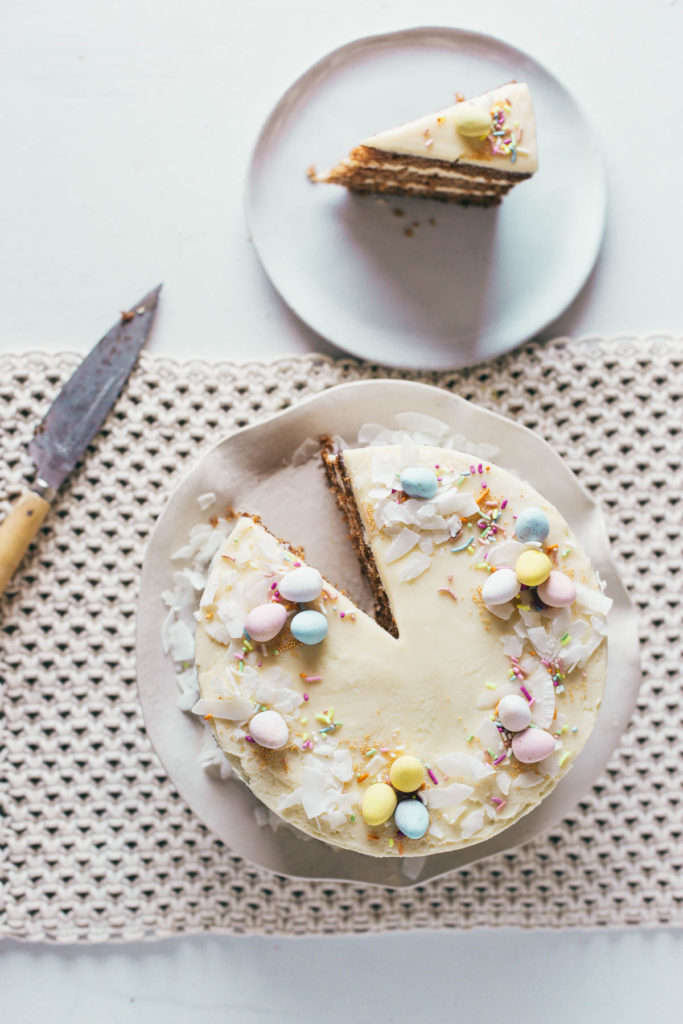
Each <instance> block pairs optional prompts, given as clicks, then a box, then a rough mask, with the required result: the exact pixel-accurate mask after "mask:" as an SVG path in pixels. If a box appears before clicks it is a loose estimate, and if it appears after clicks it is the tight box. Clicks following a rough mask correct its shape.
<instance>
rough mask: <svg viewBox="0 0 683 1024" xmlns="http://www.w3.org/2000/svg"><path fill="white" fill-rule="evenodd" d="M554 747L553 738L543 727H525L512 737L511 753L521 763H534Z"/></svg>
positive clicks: (546, 755) (548, 753) (550, 752)
mask: <svg viewBox="0 0 683 1024" xmlns="http://www.w3.org/2000/svg"><path fill="white" fill-rule="evenodd" d="M554 749H555V738H554V737H553V736H551V735H550V733H549V732H546V731H545V729H525V730H524V732H518V733H516V734H515V735H514V736H513V737H512V753H513V754H514V755H515V757H516V758H517V760H518V761H521V762H522V764H536V762H537V761H542V760H543V759H544V758H546V757H548V756H549V755H550V754H552V752H553V750H554Z"/></svg>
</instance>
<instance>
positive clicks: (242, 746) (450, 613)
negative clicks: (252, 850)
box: [196, 442, 609, 856]
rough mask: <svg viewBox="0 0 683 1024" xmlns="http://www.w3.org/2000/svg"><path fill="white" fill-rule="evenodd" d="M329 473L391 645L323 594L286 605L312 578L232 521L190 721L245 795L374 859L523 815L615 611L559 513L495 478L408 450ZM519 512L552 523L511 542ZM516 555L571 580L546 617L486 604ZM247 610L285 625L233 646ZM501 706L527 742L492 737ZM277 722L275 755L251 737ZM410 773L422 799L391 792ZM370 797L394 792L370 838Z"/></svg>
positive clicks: (531, 591)
mask: <svg viewBox="0 0 683 1024" xmlns="http://www.w3.org/2000/svg"><path fill="white" fill-rule="evenodd" d="M343 458H344V464H345V468H346V472H347V475H348V478H349V480H350V481H351V484H352V487H353V493H354V497H355V501H356V505H357V508H358V512H359V515H360V517H361V520H362V524H363V529H364V531H365V540H366V543H367V545H368V547H369V548H370V550H371V552H372V557H373V559H374V561H375V564H376V568H377V570H378V572H379V575H380V577H381V579H382V581H383V584H384V587H385V589H386V594H387V598H388V601H389V603H390V606H391V611H392V614H393V617H394V620H395V622H396V624H397V627H398V637H397V638H396V637H393V636H391V635H390V634H389V633H388V632H385V630H383V629H382V628H381V627H380V626H379V625H378V624H377V623H376V622H375V621H374V619H372V618H370V617H369V616H367V615H366V614H364V613H363V612H362V611H361V610H360V609H358V608H357V607H356V606H355V605H354V604H353V602H352V601H351V600H350V598H349V597H347V596H346V595H344V594H343V593H341V592H340V591H339V590H338V589H337V588H336V587H334V586H333V585H332V584H329V583H327V582H326V581H322V580H321V582H320V592H319V593H318V594H317V595H316V596H315V597H311V599H309V600H303V601H297V600H288V599H287V598H286V597H283V596H282V592H283V591H284V592H289V590H288V587H290V585H291V581H292V580H293V579H294V577H292V573H293V572H294V571H295V570H298V571H300V570H302V569H305V568H306V564H305V563H304V562H303V560H302V559H301V558H300V557H298V556H297V554H296V553H295V552H293V551H292V550H290V549H289V548H288V547H287V545H286V544H284V543H282V542H281V541H279V540H278V539H277V538H275V537H273V536H272V535H271V534H269V533H268V531H267V530H266V529H265V528H264V527H263V526H262V525H261V524H260V523H259V522H257V521H255V520H253V519H250V518H248V517H245V518H242V519H240V520H239V521H238V523H237V525H236V527H235V529H234V530H233V532H232V534H231V535H230V536H229V537H228V538H227V540H226V541H225V543H224V544H223V547H222V549H221V551H220V553H219V555H218V557H217V558H216V560H215V562H214V565H213V568H212V570H211V573H210V576H209V581H208V584H207V587H206V589H205V591H204V594H203V596H202V599H201V604H200V610H199V612H198V616H197V618H198V626H197V634H196V642H197V656H196V659H197V673H198V679H199V685H200V691H201V700H200V702H199V706H198V708H197V711H198V712H200V713H203V714H205V715H206V716H207V717H208V718H209V720H210V721H211V723H212V726H213V729H214V731H215V735H216V738H217V740H218V742H219V744H220V746H221V747H222V749H223V750H224V751H225V753H226V754H227V756H228V757H229V759H230V761H231V763H232V764H233V766H234V768H235V770H236V772H237V773H238V774H239V775H240V777H241V778H243V780H244V781H245V782H247V784H248V785H249V786H250V788H251V789H252V790H253V792H254V793H255V794H256V796H257V797H259V799H261V800H262V801H263V803H264V804H266V805H267V806H268V807H270V808H271V809H272V810H274V811H276V812H277V813H278V814H280V815H281V816H283V817H284V818H285V819H286V820H288V821H289V822H291V823H292V824H294V825H296V826H297V827H299V828H301V829H303V830H304V831H306V832H308V833H309V834H311V835H315V836H317V837H319V838H321V839H324V840H326V841H328V842H331V843H333V844H336V845H339V846H342V847H347V848H349V849H354V850H359V851H361V852H364V853H368V854H371V855H375V856H379V855H392V854H396V853H403V854H409V855H410V854H418V855H424V854H426V853H432V852H438V851H444V850H448V849H455V848H458V847H460V846H463V845H466V844H468V843H474V842H480V841H482V840H484V839H486V838H489V837H490V836H492V835H494V834H496V833H497V832H499V831H501V830H502V829H503V828H506V827H508V826H509V825H510V824H511V823H512V822H513V821H515V820H517V819H518V818H519V817H520V816H521V815H523V814H525V813H527V812H528V811H529V810H531V809H532V808H533V807H534V806H536V805H537V804H538V803H539V801H540V800H541V799H542V798H543V797H544V796H545V795H546V794H547V793H548V792H549V791H550V790H551V789H552V788H553V786H554V785H555V784H556V782H557V781H558V780H559V779H560V778H561V777H562V775H563V774H564V773H565V772H566V771H567V770H569V768H570V767H571V764H572V762H573V760H574V758H575V756H576V755H577V754H578V752H579V751H580V749H581V748H582V746H583V745H584V743H585V742H586V740H587V738H588V735H589V734H590V731H591V729H592V726H593V724H594V721H595V716H596V714H597V710H598V707H599V704H600V699H601V695H602V689H603V685H604V678H605V660H606V651H605V647H606V645H605V643H604V642H603V638H604V634H605V624H604V615H605V613H606V610H607V607H608V604H609V602H608V600H607V599H606V598H605V597H604V595H602V593H601V592H600V589H599V586H598V584H597V581H596V579H595V575H594V573H593V572H592V569H591V567H590V563H589V561H588V559H587V557H586V556H585V554H584V553H583V552H582V550H581V548H580V546H579V545H578V543H577V542H576V540H575V538H574V537H573V535H572V534H571V532H570V530H569V528H568V527H567V524H566V523H565V522H564V520H563V519H562V517H561V516H560V515H559V513H558V512H557V511H556V510H555V509H554V508H553V507H552V506H551V505H550V504H549V503H548V502H546V501H545V499H543V498H542V497H541V496H540V495H539V494H538V493H537V492H536V491H534V490H533V489H532V488H531V487H529V485H527V484H524V483H522V482H521V481H519V480H518V479H517V478H516V477H514V476H513V475H512V474H510V473H508V472H507V471H505V470H502V469H500V468H498V467H495V466H491V465H489V464H481V463H478V464H473V462H472V457H471V456H468V455H465V454H463V453H459V452H451V451H444V450H443V449H438V448H432V447H428V446H419V447H418V446H416V445H414V444H410V443H407V442H406V443H404V445H403V447H399V446H390V447H385V448H382V447H375V448H369V449H357V450H350V451H346V452H344V456H343ZM411 471H413V472H414V473H415V472H416V471H417V472H416V476H417V478H419V476H420V472H422V473H423V475H424V474H425V473H426V474H432V476H433V477H434V479H435V481H436V491H435V493H434V495H432V496H431V497H420V496H416V497H411V496H410V495H409V494H408V493H406V491H405V490H404V489H403V484H405V486H406V487H409V483H406V482H405V480H406V478H405V474H406V472H408V474H409V473H410V472H411ZM402 474H403V477H402ZM533 508H536V509H540V510H541V511H542V512H543V514H544V515H545V516H546V517H547V521H548V529H549V532H548V535H547V537H545V538H544V540H543V542H542V543H541V542H539V541H536V540H533V539H532V540H529V541H526V542H522V541H520V540H516V539H514V534H515V523H516V520H515V518H514V517H515V516H517V515H519V514H520V513H524V512H525V510H529V509H533ZM528 552H531V561H532V562H533V561H534V559H537V560H538V559H541V558H548V559H549V560H550V561H551V562H552V565H553V572H554V573H555V574H556V575H557V578H558V579H559V577H562V578H564V579H565V581H571V585H572V586H574V587H575V591H576V594H575V597H574V600H573V601H572V603H571V605H570V606H564V607H555V608H551V607H548V606H547V605H545V604H543V602H542V601H541V600H540V599H539V597H538V591H539V588H538V587H535V586H529V587H526V588H523V589H519V588H518V593H516V594H515V595H514V596H513V597H511V598H510V599H509V600H508V601H505V602H502V603H501V602H500V596H501V595H500V594H498V595H497V596H495V595H494V597H493V598H492V600H493V601H494V603H493V604H491V603H489V604H488V605H487V603H486V602H485V600H484V598H483V597H482V594H483V593H484V594H488V595H489V597H491V593H492V591H491V587H490V584H486V581H487V580H492V581H495V580H496V578H497V579H498V581H500V582H504V581H505V578H506V576H505V572H504V571H502V570H503V567H504V566H509V563H513V565H514V564H516V563H517V561H518V559H519V557H520V556H521V555H522V554H525V553H528ZM492 567H493V571H492ZM507 571H510V570H509V569H508V570H507ZM485 584H486V586H485ZM546 585H547V584H546ZM290 589H291V587H290ZM499 589H500V588H499ZM560 589H561V588H560ZM302 593H304V592H302ZM311 593H313V592H312V591H311ZM304 596H305V594H304ZM503 596H505V595H504V594H503ZM276 605H277V608H274V607H273V608H271V607H270V606H276ZM259 608H265V612H264V613H263V614H265V616H266V618H267V617H268V616H269V615H270V616H273V617H274V623H275V625H274V626H273V628H275V626H277V625H278V620H281V622H280V624H282V623H284V625H282V628H281V629H279V632H278V633H277V634H276V635H274V636H273V637H272V639H270V640H268V641H266V642H262V643H259V642H258V641H255V640H254V639H253V638H252V637H250V635H249V632H248V630H247V631H246V632H245V623H246V622H247V618H248V616H250V615H251V616H252V619H251V620H250V621H253V622H256V621H257V620H256V619H254V618H253V615H254V612H255V610H257V609H259ZM302 609H303V610H304V611H305V612H306V613H312V622H313V625H316V623H317V626H316V628H318V627H319V625H320V621H319V619H322V620H324V626H325V635H324V638H322V639H320V640H319V642H313V643H309V642H308V641H307V642H303V641H302V640H300V639H297V637H296V636H295V635H294V634H295V633H296V632H299V633H300V630H299V627H298V626H297V625H296V622H295V619H296V618H297V617H299V616H300V615H301V612H302ZM316 616H319V619H318V618H316ZM256 628H257V631H258V626H257V627H256ZM300 635H305V634H300ZM308 640H310V635H309V637H308ZM503 698H515V699H518V700H521V701H522V702H523V703H524V704H525V705H526V706H527V707H528V709H529V711H528V717H529V722H530V724H531V728H526V727H525V728H524V729H517V732H515V731H514V729H512V730H510V729H506V728H505V727H504V726H503V724H502V723H501V716H500V715H499V709H502V708H504V707H505V705H503V704H502V703H501V701H502V699H503ZM512 704H514V700H513V701H512ZM511 706H512V705H511ZM523 710H524V708H522V711H523ZM267 712H275V716H273V717H271V718H270V719H268V716H267ZM264 714H265V715H266V717H265V719H264V718H263V717H261V718H259V719H256V716H257V715H258V716H263V715H264ZM503 717H504V716H503ZM278 718H280V719H281V720H282V722H283V724H284V727H285V729H286V734H285V735H286V741H285V743H284V745H282V746H279V747H277V748H275V749H273V748H272V747H268V746H267V745H266V746H264V745H262V744H261V743H260V742H259V736H260V737H261V739H262V740H263V741H264V742H265V743H269V742H271V740H270V739H269V734H268V733H259V729H261V728H266V725H267V722H270V724H271V725H272V724H273V723H276V724H277V719H278ZM254 722H256V725H257V728H256V730H255V731H256V733H257V735H256V738H255V737H254V735H253V734H252V733H253V732H254V727H253V723H254ZM506 722H507V724H508V725H510V723H513V725H514V724H515V723H514V721H513V718H510V717H508V718H507V719H506ZM516 736H517V739H515V737H516ZM525 736H526V741H525V742H526V743H527V747H528V742H529V739H530V740H531V741H536V743H537V745H538V741H539V740H542V741H543V742H545V743H547V742H548V741H547V740H545V739H543V737H544V736H550V737H551V740H550V742H551V746H552V750H551V751H550V753H547V751H546V753H547V756H544V757H543V759H542V760H540V761H539V760H536V761H530V762H527V761H524V760H520V758H518V757H517V756H516V755H515V753H514V752H513V744H516V745H517V749H518V752H519V751H521V754H520V756H521V757H526V756H527V754H528V750H527V751H526V753H525V752H524V749H523V744H522V741H523V740H524V737H525ZM264 737H265V739H264ZM541 752H543V751H541ZM532 753H533V751H532ZM406 757H407V758H408V759H411V758H412V759H414V761H416V762H417V763H418V764H419V765H421V766H422V769H423V781H420V784H419V788H418V789H417V791H416V792H417V796H415V795H414V793H413V794H412V795H411V794H407V793H404V792H403V791H402V790H401V789H400V788H399V789H398V790H396V786H395V784H394V783H395V780H392V774H391V773H392V770H394V769H395V766H396V765H397V763H398V759H399V758H404V759H405V758H406ZM404 766H405V765H404ZM377 785H380V788H381V787H382V786H383V787H384V789H381V793H380V795H383V796H384V797H386V798H387V799H388V791H392V790H393V791H394V793H395V795H396V796H397V797H398V807H397V809H396V810H395V811H394V812H391V814H390V816H389V817H388V818H387V819H386V820H384V821H382V822H380V823H379V824H372V823H369V821H368V819H370V822H372V821H374V820H375V817H376V815H375V816H374V817H373V813H372V812H367V806H366V804H367V793H368V790H369V788H370V787H371V786H377ZM404 785H405V784H404ZM364 799H365V801H366V803H365V804H364ZM410 801H412V803H413V804H415V805H416V804H417V803H420V804H421V805H422V809H421V810H420V809H418V808H417V807H416V806H414V807H412V810H413V811H416V810H420V813H421V814H422V813H425V814H427V820H428V828H427V831H426V832H425V834H424V835H423V836H422V837H421V838H416V839H407V838H406V832H405V829H408V831H410V827H411V825H410V822H408V824H406V825H405V826H404V831H403V832H401V829H400V828H397V822H398V821H399V813H404V812H408V811H411V807H409V806H408V803H409V802H410ZM403 804H405V805H406V806H405V807H403V809H402V811H401V807H402V805H403ZM364 812H365V813H364ZM392 814H393V816H392ZM380 816H381V815H380Z"/></svg>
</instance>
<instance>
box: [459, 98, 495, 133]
mask: <svg viewBox="0 0 683 1024" xmlns="http://www.w3.org/2000/svg"><path fill="white" fill-rule="evenodd" d="M453 124H454V125H455V129H456V131H457V132H458V134H459V135H464V137H465V138H466V139H482V138H485V137H486V136H487V135H488V134H489V132H490V131H491V128H492V121H491V115H490V114H489V113H488V111H487V110H484V109H483V108H482V107H478V106H477V105H476V104H474V103H458V104H457V106H456V107H455V109H454V111H453Z"/></svg>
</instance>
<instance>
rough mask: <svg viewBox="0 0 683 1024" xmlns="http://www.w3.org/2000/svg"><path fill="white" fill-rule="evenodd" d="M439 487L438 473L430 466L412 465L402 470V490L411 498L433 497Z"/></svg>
mask: <svg viewBox="0 0 683 1024" xmlns="http://www.w3.org/2000/svg"><path fill="white" fill-rule="evenodd" d="M438 489H439V481H438V480H437V479H436V473H435V472H434V470H433V469H429V467H428V466H412V467H411V468H409V469H404V470H402V472H401V490H402V491H405V492H406V494H407V495H408V497H409V498H433V497H434V495H435V494H436V492H437V491H438Z"/></svg>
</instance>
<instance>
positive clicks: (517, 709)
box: [498, 693, 531, 732]
mask: <svg viewBox="0 0 683 1024" xmlns="http://www.w3.org/2000/svg"><path fill="white" fill-rule="evenodd" d="M498 718H499V719H500V724H501V725H502V726H503V728H504V729H507V730H508V732H522V730H523V729H526V727H527V726H528V724H529V722H530V721H531V708H530V707H529V704H528V702H527V701H526V700H524V697H520V696H518V695H517V694H516V693H508V694H507V696H505V697H502V698H501V700H500V701H499V702H498Z"/></svg>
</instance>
